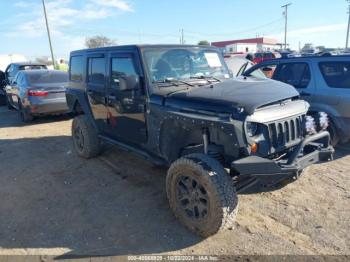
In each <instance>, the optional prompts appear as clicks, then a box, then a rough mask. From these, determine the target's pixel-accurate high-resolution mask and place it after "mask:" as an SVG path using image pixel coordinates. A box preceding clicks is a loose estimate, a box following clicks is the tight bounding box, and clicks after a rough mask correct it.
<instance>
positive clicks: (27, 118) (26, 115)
mask: <svg viewBox="0 0 350 262" xmlns="http://www.w3.org/2000/svg"><path fill="white" fill-rule="evenodd" d="M18 113H19V117H20V119H21V120H22V121H23V122H25V123H28V122H31V121H33V119H34V117H33V115H32V114H31V113H30V112H29V108H27V107H24V106H23V104H22V102H21V101H18Z"/></svg>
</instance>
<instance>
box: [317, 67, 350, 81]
mask: <svg viewBox="0 0 350 262" xmlns="http://www.w3.org/2000/svg"><path fill="white" fill-rule="evenodd" d="M319 66H320V70H321V74H322V76H323V78H324V80H325V81H326V83H327V85H328V86H329V87H332V88H350V62H347V61H340V62H322V63H320V64H319Z"/></svg>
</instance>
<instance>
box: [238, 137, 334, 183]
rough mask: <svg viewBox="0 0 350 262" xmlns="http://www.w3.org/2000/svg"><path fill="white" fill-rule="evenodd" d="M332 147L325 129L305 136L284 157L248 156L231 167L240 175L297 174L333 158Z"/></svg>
mask: <svg viewBox="0 0 350 262" xmlns="http://www.w3.org/2000/svg"><path fill="white" fill-rule="evenodd" d="M333 153H334V149H333V147H332V146H331V145H330V135H329V133H328V132H327V131H322V132H320V133H318V134H315V135H312V136H309V137H307V138H305V139H304V140H303V141H302V142H300V144H298V145H297V146H296V147H295V148H294V149H293V150H292V151H291V152H289V153H288V156H286V158H285V159H281V160H270V159H266V158H262V157H259V156H248V157H245V158H242V159H239V160H237V161H234V162H232V164H231V168H232V169H233V170H234V171H235V173H238V174H239V175H240V176H271V175H283V174H285V175H291V174H298V173H299V172H300V171H302V170H303V169H304V168H306V167H308V166H310V165H312V164H314V163H317V162H320V161H328V160H330V159H333Z"/></svg>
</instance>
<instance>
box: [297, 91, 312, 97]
mask: <svg viewBox="0 0 350 262" xmlns="http://www.w3.org/2000/svg"><path fill="white" fill-rule="evenodd" d="M300 95H301V96H311V94H310V93H307V92H304V91H303V92H300Z"/></svg>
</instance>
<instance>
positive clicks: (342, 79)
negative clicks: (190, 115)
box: [244, 55, 350, 145]
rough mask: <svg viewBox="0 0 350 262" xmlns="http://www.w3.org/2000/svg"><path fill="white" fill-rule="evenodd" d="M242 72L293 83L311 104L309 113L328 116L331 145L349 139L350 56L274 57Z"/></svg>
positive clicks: (247, 74)
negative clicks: (322, 113) (321, 113)
mask: <svg viewBox="0 0 350 262" xmlns="http://www.w3.org/2000/svg"><path fill="white" fill-rule="evenodd" d="M244 75H246V76H256V77H258V78H259V77H268V78H271V79H274V80H278V81H281V82H284V83H287V84H290V85H292V86H294V87H295V88H296V89H297V90H298V91H299V93H300V96H301V98H302V99H304V100H306V101H308V102H309V103H310V105H311V107H310V114H311V115H315V114H316V113H315V112H319V111H323V112H326V113H327V114H328V116H329V117H330V120H331V121H330V126H329V132H330V134H331V137H332V144H333V145H336V144H337V143H338V142H339V141H341V142H343V143H345V142H347V141H349V139H350V56H348V55H343V56H309V57H294V58H287V59H275V60H270V61H265V62H262V63H260V64H258V65H255V66H254V67H252V68H250V69H248V70H247V71H246V72H245V73H244Z"/></svg>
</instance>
